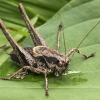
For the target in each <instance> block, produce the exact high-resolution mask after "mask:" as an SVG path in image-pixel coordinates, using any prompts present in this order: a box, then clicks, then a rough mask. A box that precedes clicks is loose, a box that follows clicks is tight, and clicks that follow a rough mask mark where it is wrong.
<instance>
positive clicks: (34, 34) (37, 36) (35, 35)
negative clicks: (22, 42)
mask: <svg viewBox="0 0 100 100" xmlns="http://www.w3.org/2000/svg"><path fill="white" fill-rule="evenodd" d="M19 10H20V12H21V14H22V17H23V19H24V21H25V23H26V26H27V28H28V30H29V33H30V35H31V38H32V41H33V43H34V45H35V46H39V45H42V46H48V45H47V43H46V41H45V40H44V39H43V38H42V36H41V35H40V34H39V33H38V32H37V31H36V29H35V28H34V26H33V25H32V24H31V22H30V20H29V18H28V16H27V14H26V12H25V10H24V7H23V5H22V4H21V3H20V4H19Z"/></svg>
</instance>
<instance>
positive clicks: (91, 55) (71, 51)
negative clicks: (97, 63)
mask: <svg viewBox="0 0 100 100" xmlns="http://www.w3.org/2000/svg"><path fill="white" fill-rule="evenodd" d="M73 52H77V53H79V54H80V55H82V56H84V57H85V58H86V59H87V58H90V57H94V54H95V53H92V54H90V55H89V56H87V55H85V54H83V53H81V52H80V51H79V50H78V49H76V48H73V49H72V50H70V51H69V52H68V53H67V54H66V56H67V57H69V56H70V55H71V54H72V53H73Z"/></svg>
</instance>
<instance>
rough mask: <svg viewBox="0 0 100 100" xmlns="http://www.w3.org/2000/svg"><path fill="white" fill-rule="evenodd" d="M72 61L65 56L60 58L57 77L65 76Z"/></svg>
mask: <svg viewBox="0 0 100 100" xmlns="http://www.w3.org/2000/svg"><path fill="white" fill-rule="evenodd" d="M70 61H71V60H70V59H69V58H68V57H66V56H64V55H62V56H60V57H59V58H58V60H57V66H56V73H55V75H56V76H59V75H62V74H64V73H65V72H66V70H67V69H68V65H69V62H70Z"/></svg>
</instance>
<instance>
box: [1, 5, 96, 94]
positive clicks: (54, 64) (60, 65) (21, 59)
mask: <svg viewBox="0 0 100 100" xmlns="http://www.w3.org/2000/svg"><path fill="white" fill-rule="evenodd" d="M19 9H20V12H21V14H22V16H23V19H24V21H25V23H26V26H27V28H28V30H29V33H30V35H31V38H32V40H33V42H34V45H35V47H26V48H22V47H21V46H20V45H19V44H18V43H17V42H16V41H14V39H13V38H12V36H11V35H10V33H9V32H8V31H7V29H6V27H5V26H4V24H3V22H2V20H0V28H1V30H2V32H3V33H4V35H5V36H6V38H7V39H8V41H9V43H10V45H11V46H12V48H13V51H12V52H11V53H9V55H10V56H11V59H12V60H13V61H14V62H15V63H16V64H18V65H19V66H20V67H21V69H20V70H18V71H17V72H16V73H14V74H13V75H12V76H10V77H9V78H2V79H4V80H10V79H12V78H21V79H23V78H24V76H25V75H26V74H27V70H30V71H32V72H35V73H38V74H41V73H42V74H44V77H45V85H46V87H45V94H46V96H48V79H47V75H48V74H51V73H54V74H55V75H56V76H59V75H62V74H64V73H65V72H66V70H67V69H68V64H69V62H70V61H71V60H70V59H69V56H70V55H71V54H72V53H73V52H77V53H79V54H80V55H82V56H84V57H85V58H89V57H93V56H94V53H93V54H91V55H89V56H86V55H84V54H82V53H81V52H80V51H79V50H78V49H76V48H74V49H72V50H70V51H69V52H68V53H67V54H66V55H63V54H61V53H59V52H58V51H59V40H60V31H61V28H62V26H61V25H59V28H58V38H57V39H58V42H57V50H54V49H51V48H49V47H48V45H47V43H46V42H45V40H44V39H43V38H42V37H41V36H40V34H39V33H38V32H37V31H36V30H35V28H34V27H33V26H32V25H31V23H30V20H29V18H28V16H27V14H26V12H25V10H24V8H23V6H22V4H19Z"/></svg>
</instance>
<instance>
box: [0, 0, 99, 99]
mask: <svg viewBox="0 0 100 100" xmlns="http://www.w3.org/2000/svg"><path fill="white" fill-rule="evenodd" d="M99 9H100V0H84V2H83V1H82V0H72V1H70V2H69V3H68V4H67V5H65V6H64V7H63V8H62V9H61V10H60V11H59V12H58V13H56V14H55V15H54V16H53V17H52V18H51V19H50V20H49V21H47V22H46V23H45V24H44V25H42V26H41V27H38V28H37V30H38V32H39V33H40V34H41V35H42V36H43V38H44V39H45V40H46V41H47V43H48V45H49V46H50V47H51V48H54V49H55V48H56V43H57V40H56V38H57V29H58V25H59V24H60V23H61V22H62V23H63V30H62V32H61V40H60V52H61V53H63V54H64V53H65V51H64V50H65V49H64V43H63V36H62V33H63V32H64V34H65V40H66V47H67V48H66V49H67V52H68V51H69V50H71V49H72V48H75V47H77V46H78V44H79V43H80V42H81V41H82V39H83V38H84V37H85V36H86V34H87V33H88V32H89V31H90V30H91V29H92V28H93V27H94V26H95V24H96V23H97V22H98V21H99V20H100V10H99ZM99 33H100V24H99V25H98V26H97V27H96V28H95V29H94V30H93V31H92V32H91V33H90V34H89V36H88V37H87V38H86V39H85V40H84V41H83V43H82V44H81V45H80V47H79V50H80V51H81V52H82V53H84V54H86V55H89V54H91V53H93V52H96V55H95V57H93V58H90V59H84V58H83V57H81V56H80V55H79V54H77V53H75V55H74V57H73V58H72V61H71V63H70V65H69V70H71V71H76V72H77V73H70V74H68V75H65V76H62V77H55V76H48V80H49V97H46V96H45V95H44V93H45V89H44V88H45V83H44V77H43V76H42V75H37V74H34V73H30V74H29V75H28V76H26V77H25V79H23V80H20V79H14V80H12V81H3V80H0V98H1V100H5V97H6V98H7V99H8V100H12V99H14V100H22V99H25V100H29V99H30V100H31V99H34V100H39V99H40V98H41V100H45V99H48V100H51V99H55V100H58V99H59V100H60V99H61V100H62V99H64V100H67V99H68V100H94V99H95V100H99V99H100V93H99V91H100V88H99V87H100V83H99V82H100V67H99V65H100V62H99V58H100V52H99V51H100V39H99V37H100V34H99ZM23 45H24V46H29V45H30V46H33V44H32V41H30V38H27V39H26V40H25V41H24V44H23ZM17 69H19V68H18V67H17V66H16V65H15V64H14V63H12V62H11V60H9V59H8V60H7V61H5V63H3V64H2V65H1V66H0V77H8V76H9V75H11V74H12V73H14V72H15V71H16V70H17ZM8 91H9V92H8Z"/></svg>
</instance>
